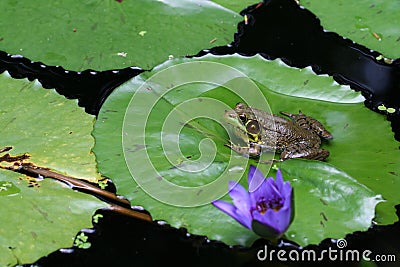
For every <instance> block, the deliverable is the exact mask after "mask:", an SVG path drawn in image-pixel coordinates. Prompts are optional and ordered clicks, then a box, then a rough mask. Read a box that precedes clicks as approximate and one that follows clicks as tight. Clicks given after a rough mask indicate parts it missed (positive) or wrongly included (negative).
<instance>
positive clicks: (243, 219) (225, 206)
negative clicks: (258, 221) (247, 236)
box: [211, 200, 252, 229]
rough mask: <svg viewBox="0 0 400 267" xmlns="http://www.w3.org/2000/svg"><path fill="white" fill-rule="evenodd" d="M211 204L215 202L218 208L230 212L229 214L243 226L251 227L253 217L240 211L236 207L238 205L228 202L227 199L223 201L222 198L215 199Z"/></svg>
mask: <svg viewBox="0 0 400 267" xmlns="http://www.w3.org/2000/svg"><path fill="white" fill-rule="evenodd" d="M211 204H213V205H214V206H215V207H217V208H218V209H220V210H222V211H223V212H225V213H226V214H228V215H229V216H231V217H232V218H234V219H235V220H236V221H238V222H239V223H240V224H242V225H243V226H245V227H247V228H249V229H251V220H252V218H251V217H248V216H244V215H243V214H241V213H238V210H237V209H236V207H235V206H234V205H232V204H230V203H227V202H225V201H222V200H215V201H213V202H211Z"/></svg>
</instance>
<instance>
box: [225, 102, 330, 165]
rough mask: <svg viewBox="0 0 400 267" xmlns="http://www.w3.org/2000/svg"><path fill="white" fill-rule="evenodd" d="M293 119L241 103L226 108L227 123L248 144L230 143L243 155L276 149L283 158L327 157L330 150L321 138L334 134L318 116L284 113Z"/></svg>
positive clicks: (253, 156) (257, 154)
mask: <svg viewBox="0 0 400 267" xmlns="http://www.w3.org/2000/svg"><path fill="white" fill-rule="evenodd" d="M280 113H281V114H282V115H285V116H287V117H289V119H286V118H283V117H280V116H277V115H274V114H270V113H268V112H265V111H262V110H259V109H256V108H252V107H248V106H246V105H245V104H243V103H238V104H237V105H236V107H235V109H231V110H227V111H225V115H224V118H225V120H226V122H227V123H228V124H229V125H231V126H233V127H234V135H235V137H237V138H239V139H240V140H241V141H244V142H245V143H246V145H244V146H240V145H235V144H234V143H233V142H231V141H230V144H227V145H226V146H228V147H230V148H231V149H232V150H234V151H236V152H238V153H239V154H242V155H245V156H248V157H252V158H257V157H259V156H260V154H261V153H262V152H266V151H276V152H279V153H280V159H281V160H287V159H291V158H305V159H314V160H321V161H322V160H325V159H326V158H327V157H328V156H329V151H327V150H325V149H321V148H320V146H321V140H322V139H325V140H329V139H332V138H333V136H332V134H331V133H329V132H328V131H327V130H326V129H325V127H324V126H323V125H322V124H321V123H320V122H319V121H317V120H316V119H313V118H311V117H308V116H306V115H304V114H303V113H301V111H300V112H299V114H291V113H288V112H280Z"/></svg>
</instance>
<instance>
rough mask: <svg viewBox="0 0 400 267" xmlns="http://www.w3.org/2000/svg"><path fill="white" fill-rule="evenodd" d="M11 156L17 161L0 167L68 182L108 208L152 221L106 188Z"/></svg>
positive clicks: (19, 157)
mask: <svg viewBox="0 0 400 267" xmlns="http://www.w3.org/2000/svg"><path fill="white" fill-rule="evenodd" d="M1 158H3V157H1ZM11 158H14V159H16V161H19V162H15V163H14V165H13V166H8V167H6V166H1V165H0V168H2V169H7V170H11V171H14V172H18V173H24V174H28V175H30V176H33V177H38V176H39V175H40V176H43V177H46V178H52V179H55V180H58V181H61V182H64V183H66V184H68V185H69V186H70V187H71V188H72V189H75V190H78V191H81V192H85V193H90V194H92V195H94V196H97V197H99V198H101V199H103V200H104V201H107V202H110V203H111V206H110V208H109V209H110V210H113V211H116V212H118V213H121V214H124V215H127V216H130V217H134V218H137V219H140V220H145V221H152V218H151V216H150V215H148V214H144V213H141V212H138V211H135V210H132V209H131V208H130V202H129V201H128V200H127V199H125V198H121V197H119V196H117V195H116V194H113V193H111V192H108V191H106V190H102V189H100V188H97V187H96V186H93V185H91V184H88V183H86V182H83V181H81V180H78V179H76V178H74V177H70V176H66V175H63V174H59V173H56V172H54V171H51V170H49V169H47V168H43V167H38V166H35V165H33V164H32V163H22V162H21V161H20V160H21V156H16V157H11ZM3 159H7V160H3V161H7V162H10V161H9V160H8V159H10V156H8V157H6V158H3ZM23 159H26V158H25V157H24V158H23Z"/></svg>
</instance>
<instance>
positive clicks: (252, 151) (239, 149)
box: [225, 141, 261, 158]
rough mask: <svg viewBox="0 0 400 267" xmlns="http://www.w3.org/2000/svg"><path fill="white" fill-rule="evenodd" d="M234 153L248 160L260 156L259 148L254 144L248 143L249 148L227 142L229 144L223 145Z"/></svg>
mask: <svg viewBox="0 0 400 267" xmlns="http://www.w3.org/2000/svg"><path fill="white" fill-rule="evenodd" d="M225 146H227V147H229V148H230V149H232V150H233V151H235V152H236V153H238V154H240V155H243V156H245V157H250V158H258V157H259V156H260V154H261V147H260V146H259V145H258V144H256V143H250V145H249V146H240V145H236V144H234V143H232V142H231V141H229V144H225Z"/></svg>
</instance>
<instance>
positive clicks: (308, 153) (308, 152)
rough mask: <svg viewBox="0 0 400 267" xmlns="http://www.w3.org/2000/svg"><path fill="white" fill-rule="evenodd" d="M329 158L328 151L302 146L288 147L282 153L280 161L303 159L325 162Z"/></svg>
mask: <svg viewBox="0 0 400 267" xmlns="http://www.w3.org/2000/svg"><path fill="white" fill-rule="evenodd" d="M327 157H329V151H328V150H325V149H321V148H308V147H302V146H298V145H297V146H295V147H289V148H287V149H285V150H283V151H282V153H281V159H282V160H287V159H293V158H303V159H314V160H321V161H323V160H325V159H326V158H327Z"/></svg>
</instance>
